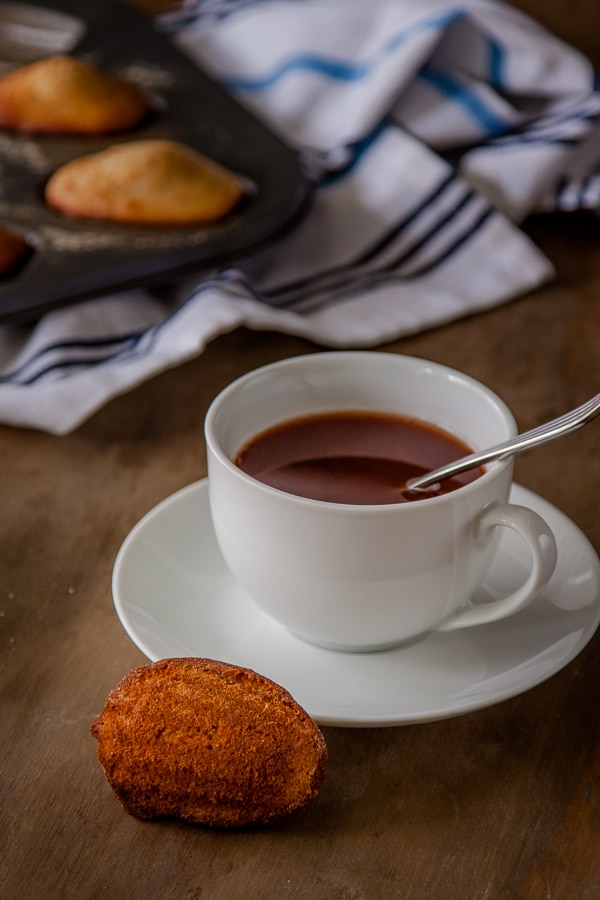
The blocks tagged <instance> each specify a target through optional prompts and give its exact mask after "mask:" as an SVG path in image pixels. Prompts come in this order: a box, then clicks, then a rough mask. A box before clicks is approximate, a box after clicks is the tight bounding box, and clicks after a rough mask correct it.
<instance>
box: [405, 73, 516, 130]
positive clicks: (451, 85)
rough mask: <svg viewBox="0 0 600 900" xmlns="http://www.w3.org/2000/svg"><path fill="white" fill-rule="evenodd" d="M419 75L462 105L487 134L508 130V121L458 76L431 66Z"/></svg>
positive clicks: (441, 92)
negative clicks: (435, 69) (433, 68)
mask: <svg viewBox="0 0 600 900" xmlns="http://www.w3.org/2000/svg"><path fill="white" fill-rule="evenodd" d="M418 77H419V78H420V79H421V80H422V81H426V82H428V84H430V85H431V86H432V87H434V88H435V89H436V90H437V91H438V92H439V93H440V94H443V95H444V96H445V97H447V98H448V99H449V100H452V102H453V103H455V104H456V105H457V106H461V107H462V108H463V110H464V111H465V112H466V113H467V115H468V116H470V118H471V119H473V120H474V121H476V122H477V124H478V125H479V126H480V127H481V128H482V129H483V130H484V131H485V133H486V134H488V135H498V134H502V133H503V132H505V131H506V128H507V123H506V122H505V121H503V119H501V118H500V117H499V116H497V115H496V114H495V113H493V112H492V110H491V109H490V108H489V107H488V106H486V104H485V103H484V102H483V101H482V100H481V98H480V97H478V96H477V93H476V91H474V90H472V89H471V88H469V87H467V86H466V85H465V84H464V83H462V82H461V81H460V80H459V79H458V78H455V77H453V76H452V75H449V74H448V73H443V72H436V71H434V70H432V69H429V68H424V69H421V71H420V72H419V75H418Z"/></svg>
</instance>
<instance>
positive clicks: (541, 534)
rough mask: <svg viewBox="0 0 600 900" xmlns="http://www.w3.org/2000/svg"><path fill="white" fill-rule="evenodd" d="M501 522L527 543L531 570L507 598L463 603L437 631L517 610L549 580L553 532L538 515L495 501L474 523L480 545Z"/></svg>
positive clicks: (554, 555) (493, 619)
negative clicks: (478, 604) (476, 603)
mask: <svg viewBox="0 0 600 900" xmlns="http://www.w3.org/2000/svg"><path fill="white" fill-rule="evenodd" d="M498 525H504V526H505V527H507V528H512V529H513V531H516V532H517V534H519V535H520V536H521V537H522V538H523V540H524V541H525V542H526V543H527V545H528V547H529V550H530V553H531V562H532V567H531V572H530V574H529V576H528V578H527V580H526V581H525V583H524V584H523V585H521V587H520V588H517V590H516V591H514V592H513V593H512V594H509V595H508V597H504V598H503V599H502V600H496V601H494V602H493V603H486V604H481V605H480V606H477V605H474V604H469V603H467V604H466V605H465V606H463V607H461V608H460V609H459V610H458V611H457V612H455V613H454V614H453V615H452V616H451V617H450V618H449V619H447V620H446V621H445V622H442V624H441V625H439V626H438V628H437V630H438V631H454V630H455V629H457V628H469V627H470V626H472V625H484V624H486V623H487V622H496V621H497V620H498V619H504V618H506V617H507V616H510V615H512V614H513V613H516V612H518V611H519V610H521V609H523V608H524V607H525V606H527V604H528V603H530V602H531V600H533V597H534V595H535V593H536V591H538V590H539V589H540V588H542V587H543V586H544V585H545V584H546V583H547V582H548V581H549V580H550V577H551V575H552V573H553V572H554V569H555V567H556V559H557V547H556V539H555V537H554V534H553V533H552V531H551V530H550V527H549V525H548V524H547V523H546V522H545V521H544V519H542V517H541V516H540V515H538V514H537V513H536V512H534V511H533V510H532V509H528V508H527V507H526V506H518V505H516V504H514V503H496V504H491V505H490V506H487V507H486V508H485V509H484V510H483V512H482V513H481V515H480V517H479V519H478V520H477V523H476V525H475V537H476V540H477V541H478V542H479V543H481V544H484V545H485V544H487V543H489V541H490V539H491V535H492V531H493V530H494V528H496V527H497V526H498Z"/></svg>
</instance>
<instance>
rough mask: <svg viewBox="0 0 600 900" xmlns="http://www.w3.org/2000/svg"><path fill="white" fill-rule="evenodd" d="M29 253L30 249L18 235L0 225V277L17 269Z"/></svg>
mask: <svg viewBox="0 0 600 900" xmlns="http://www.w3.org/2000/svg"><path fill="white" fill-rule="evenodd" d="M30 253H31V247H30V246H29V244H28V243H27V241H26V240H25V239H24V238H22V237H21V235H20V234H16V233H15V232H14V231H11V230H10V229H9V228H6V227H5V226H3V225H0V277H2V276H3V275H10V274H11V273H12V272H14V271H15V270H16V269H18V268H19V266H20V265H21V264H22V263H23V262H25V260H26V259H27V257H28V256H29V254H30Z"/></svg>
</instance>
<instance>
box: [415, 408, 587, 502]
mask: <svg viewBox="0 0 600 900" xmlns="http://www.w3.org/2000/svg"><path fill="white" fill-rule="evenodd" d="M598 413H600V394H596V396H595V397H592V399H591V400H588V401H587V403H583V404H582V405H581V406H578V407H577V408H576V409H573V410H571V412H568V413H565V414H564V415H563V416H559V417H558V419H552V421H550V422H546V424H545V425H539V426H538V427H537V428H532V429H531V431H525V432H523V434H518V435H517V436H516V437H514V438H512V439H511V440H509V441H504V442H503V443H501V444H496V445H495V446H494V447H490V448H489V449H488V450H478V451H477V452H476V453H471V454H470V455H469V456H463V457H461V459H457V460H455V461H454V462H451V463H448V464H447V465H445V466H440V468H439V469H434V470H433V471H431V472H427V474H426V475H420V476H419V477H418V478H410V479H409V480H408V481H407V483H406V486H405V490H409V491H420V490H423V489H425V488H427V487H431V486H432V485H435V484H437V483H438V482H439V481H445V480H446V478H452V476H453V475H459V474H460V473H461V472H467V471H468V470H469V469H475V468H476V467H477V466H482V465H483V464H484V463H487V462H491V461H492V460H495V459H506V458H507V457H509V456H515V455H516V454H517V453H522V452H523V451H524V450H529V449H531V447H537V446H539V445H540V444H547V443H548V442H549V441H553V440H554V439H555V438H558V437H562V436H563V435H564V434H569V432H571V431H575V429H576V428H581V426H582V425H587V423H588V422H591V420H592V419H593V418H594V417H595V416H597V415H598Z"/></svg>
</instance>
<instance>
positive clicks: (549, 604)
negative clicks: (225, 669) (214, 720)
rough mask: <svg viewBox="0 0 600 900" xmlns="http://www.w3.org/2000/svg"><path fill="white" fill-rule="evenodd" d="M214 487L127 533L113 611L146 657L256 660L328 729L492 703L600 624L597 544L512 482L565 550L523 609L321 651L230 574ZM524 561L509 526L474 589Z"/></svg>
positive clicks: (539, 674)
mask: <svg viewBox="0 0 600 900" xmlns="http://www.w3.org/2000/svg"><path fill="white" fill-rule="evenodd" d="M207 487H208V485H207V482H206V480H203V481H199V482H196V483H194V484H191V485H189V486H188V487H186V488H183V490H181V491H178V492H177V493H176V494H173V496H171V497H169V498H167V499H166V500H164V501H163V502H162V503H159V504H158V506H156V507H155V508H154V509H153V510H151V511H150V512H149V513H148V514H147V515H146V516H144V518H143V519H141V521H140V522H138V524H137V525H136V526H135V527H134V528H133V530H132V531H131V533H130V534H129V535H128V537H127V538H126V540H125V542H124V543H123V546H122V547H121V549H120V551H119V553H118V555H117V558H116V561H115V567H114V572H113V597H114V602H115V607H116V610H117V615H118V616H119V619H120V620H121V623H122V624H123V626H124V628H125V630H126V632H127V633H128V634H129V636H130V637H131V638H132V640H133V641H134V643H135V644H136V645H137V646H138V647H139V648H140V650H141V651H142V652H143V653H144V654H145V655H146V656H148V657H149V659H151V660H156V659H161V658H163V657H169V656H202V657H210V658H212V659H221V660H224V661H225V662H231V663H236V664H237V665H242V666H247V667H248V668H251V669H254V670H255V671H257V672H260V673H261V674H263V675H266V676H268V677H269V678H271V679H272V680H273V681H276V682H278V683H279V684H281V685H283V686H284V687H285V688H287V689H288V690H289V691H290V693H291V694H292V695H293V696H294V697H295V698H296V700H297V701H298V702H299V703H300V704H301V705H302V706H303V707H304V708H305V709H306V710H307V711H308V712H309V713H310V714H311V715H312V716H313V718H315V719H316V720H317V721H318V722H320V723H321V724H322V725H345V726H369V725H372V726H375V725H377V726H381V725H401V724H408V723H415V722H427V721H431V720H434V719H443V718H446V717H449V716H455V715H459V714H460V713H465V712H469V711H472V710H476V709H481V708H483V707H485V706H490V705H491V704H493V703H497V702H499V701H500V700H505V699H507V698H509V697H514V696H515V695H517V694H520V693H522V692H523V691H526V690H528V689H529V688H532V687H534V686H535V685H537V684H539V683H540V682H542V681H545V680H546V679H547V678H550V676H552V675H554V674H555V673H556V672H558V671H559V670H560V669H562V668H563V667H564V666H566V665H567V663H569V662H570V661H571V660H572V659H574V658H575V657H576V656H577V654H578V653H580V651H581V650H582V649H583V647H585V645H586V644H587V643H588V641H589V640H590V639H591V637H592V635H593V634H594V632H595V631H596V628H597V627H598V623H599V621H600V563H599V560H598V556H597V554H596V552H595V551H594V549H593V547H592V546H591V545H590V543H589V542H588V540H587V538H586V537H585V536H584V535H583V534H582V533H581V531H579V529H578V528H577V527H576V526H575V525H574V524H573V522H571V520H570V519H568V518H567V517H566V516H565V515H564V514H563V513H561V512H560V511H559V510H557V509H556V508H555V507H553V506H552V505H551V504H550V503H548V502H547V501H545V500H543V499H541V498H540V497H538V496H537V495H536V494H533V493H532V492H531V491H528V490H526V489H525V488H522V487H519V486H515V487H514V488H513V493H512V497H511V499H512V500H513V502H516V503H523V504H524V505H526V506H530V507H531V508H533V509H535V510H537V511H538V512H539V513H541V515H542V516H544V517H545V518H546V520H547V522H548V523H549V524H550V526H551V527H552V529H553V531H554V533H555V535H556V539H557V542H558V547H559V554H558V565H557V569H556V571H555V573H554V575H553V577H552V580H551V582H550V584H549V585H548V586H547V588H546V589H545V590H544V591H543V592H542V593H541V594H540V595H539V597H537V598H536V599H535V600H534V601H533V603H532V604H531V605H530V606H529V607H528V608H527V609H526V610H524V611H522V612H521V613H518V614H517V615H514V616H512V617H510V618H508V619H505V620H504V621H501V622H496V623H494V624H493V625H483V626H479V627H475V628H467V629H463V630H462V631H452V632H447V633H445V634H441V633H439V634H437V633H434V634H431V635H429V636H428V637H427V638H425V639H423V640H421V641H420V642H418V643H415V644H412V645H410V646H405V647H403V648H400V649H396V650H388V651H385V652H381V653H364V654H362V653H340V652H335V651H332V650H325V649H323V648H320V647H315V646H312V645H311V644H308V643H306V642H304V641H302V640H301V639H300V638H297V637H295V636H293V635H292V634H290V633H289V632H287V631H286V630H285V629H284V628H283V627H282V626H280V625H278V624H277V623H276V622H274V621H273V620H271V619H270V618H269V617H268V616H267V615H266V614H264V613H263V612H262V611H261V610H259V609H258V607H256V606H255V604H254V603H252V601H251V600H250V599H249V598H248V597H247V596H246V595H245V594H244V593H243V591H242V590H241V588H239V587H238V586H237V584H236V583H235V582H234V580H233V577H232V576H231V574H230V573H229V571H228V569H227V567H226V565H225V562H224V560H223V558H222V556H221V554H220V552H219V549H218V547H217V544H216V540H215V536H214V533H213V528H212V522H211V518H210V511H209V505H208V491H207ZM527 568H528V550H527V548H526V546H525V545H524V543H523V542H522V541H521V540H520V539H519V538H518V537H516V536H514V535H513V533H512V532H510V531H509V529H503V538H502V544H501V547H500V551H499V553H498V556H497V558H496V562H495V563H494V565H493V568H492V570H491V571H490V573H489V574H488V576H487V578H486V580H485V583H484V584H483V586H482V588H481V590H480V592H479V594H478V597H479V598H480V599H482V600H484V599H485V598H486V597H492V596H494V595H497V594H498V592H500V593H502V592H505V591H507V590H512V588H513V587H514V586H516V585H518V584H519V583H520V582H521V581H523V580H524V578H525V574H526V571H527ZM476 599H477V598H476Z"/></svg>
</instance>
